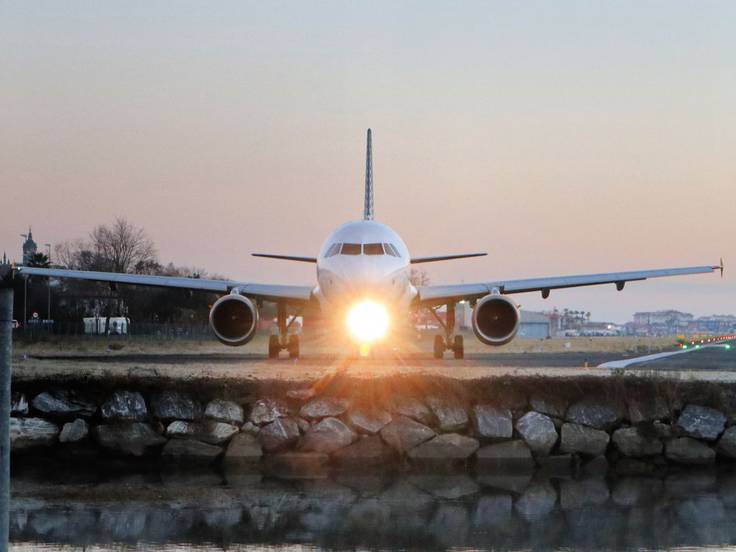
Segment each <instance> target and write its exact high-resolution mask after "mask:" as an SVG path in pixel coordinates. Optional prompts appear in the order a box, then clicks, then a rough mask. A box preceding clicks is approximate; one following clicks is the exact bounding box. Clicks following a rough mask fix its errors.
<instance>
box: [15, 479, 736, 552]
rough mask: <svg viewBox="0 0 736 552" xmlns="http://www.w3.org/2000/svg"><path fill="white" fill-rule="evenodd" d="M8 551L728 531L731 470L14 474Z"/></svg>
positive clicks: (718, 542) (613, 546) (632, 539)
mask: <svg viewBox="0 0 736 552" xmlns="http://www.w3.org/2000/svg"><path fill="white" fill-rule="evenodd" d="M13 493H14V498H13V500H12V504H11V511H10V523H11V526H10V531H11V540H12V542H13V545H12V546H11V548H10V549H11V550H14V551H21V550H23V551H26V550H27V551H39V550H77V549H84V550H116V551H120V550H256V549H257V550H264V549H266V550H268V549H274V550H313V549H330V550H332V549H334V550H343V549H350V550H353V549H405V550H430V549H447V548H454V549H469V550H490V549H493V550H523V549H535V550H559V549H566V550H640V549H673V548H681V547H693V548H708V547H720V546H725V545H729V544H731V543H734V542H735V541H736V523H733V521H734V520H736V474H733V473H723V472H692V471H689V472H682V473H677V474H670V475H668V476H667V477H665V478H663V479H655V478H646V477H618V478H608V479H604V478H594V477H586V478H572V477H562V478H547V477H542V476H540V475H535V476H531V475H515V476H502V475H493V476H491V475H484V476H478V477H474V476H472V475H468V474H444V475H437V474H426V475H422V474H403V475H394V476H387V475H363V476H335V477H332V478H326V479H319V480H303V479H299V480H283V479H275V478H269V477H262V476H261V475H255V474H225V475H221V474H218V473H215V472H206V473H198V474H191V473H188V474H182V473H173V474H172V473H167V474H157V473H144V474H136V475H126V476H120V477H114V478H110V477H107V478H99V477H97V476H89V477H86V478H85V476H79V475H77V476H76V478H73V477H71V476H69V475H63V476H62V475H59V476H58V477H56V478H55V479H54V480H52V481H49V477H48V475H43V476H40V475H39V474H38V473H21V474H16V475H14V477H13Z"/></svg>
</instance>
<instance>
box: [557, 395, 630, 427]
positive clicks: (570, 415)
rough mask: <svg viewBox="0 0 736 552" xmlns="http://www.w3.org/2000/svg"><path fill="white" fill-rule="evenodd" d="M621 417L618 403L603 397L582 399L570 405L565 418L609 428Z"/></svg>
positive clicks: (581, 423)
mask: <svg viewBox="0 0 736 552" xmlns="http://www.w3.org/2000/svg"><path fill="white" fill-rule="evenodd" d="M622 418H623V412H622V408H621V407H620V405H618V404H616V403H613V402H611V401H607V400H605V399H597V400H596V399H583V400H582V401H578V402H576V403H573V404H572V405H570V408H568V409H567V415H566V419H567V421H568V422H572V423H575V424H579V425H584V426H589V427H593V428H596V429H610V428H612V427H613V426H615V425H616V424H617V423H618V422H620V421H621V419H622Z"/></svg>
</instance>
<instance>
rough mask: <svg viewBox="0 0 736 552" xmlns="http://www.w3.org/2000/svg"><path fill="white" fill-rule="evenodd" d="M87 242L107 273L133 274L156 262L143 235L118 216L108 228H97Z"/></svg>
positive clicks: (146, 238)
mask: <svg viewBox="0 0 736 552" xmlns="http://www.w3.org/2000/svg"><path fill="white" fill-rule="evenodd" d="M90 240H91V244H90V245H91V249H92V251H93V253H94V255H95V257H97V258H98V259H99V260H100V261H101V262H102V264H104V265H105V270H109V271H111V272H123V273H125V272H133V270H134V269H135V268H136V267H137V266H138V267H140V266H146V265H150V264H151V263H154V262H155V261H156V248H155V247H154V245H153V242H152V241H151V239H150V238H149V237H148V235H147V234H146V232H145V231H144V230H143V229H142V228H137V227H136V226H133V224H131V223H130V222H128V220H126V219H124V218H121V217H118V218H116V219H115V221H114V222H113V223H112V225H111V226H106V225H104V224H101V225H99V226H97V227H96V228H95V229H94V230H92V232H91V233H90Z"/></svg>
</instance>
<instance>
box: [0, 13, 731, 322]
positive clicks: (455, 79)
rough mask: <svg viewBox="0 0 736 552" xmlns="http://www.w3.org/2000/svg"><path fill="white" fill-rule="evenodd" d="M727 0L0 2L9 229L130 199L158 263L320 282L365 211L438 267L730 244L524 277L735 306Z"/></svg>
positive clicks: (585, 260)
mask: <svg viewBox="0 0 736 552" xmlns="http://www.w3.org/2000/svg"><path fill="white" fill-rule="evenodd" d="M735 29H736V3H734V2H730V1H723V2H707V1H697V2H675V1H671V2H670V1H661V2H642V1H631V2H623V1H622V2H609V3H604V2H587V1H586V2H536V3H535V2H518V3H517V2H505V3H500V2H499V3H487V2H478V3H473V2H463V3H451V2H446V3H439V2H426V1H417V2H382V3H381V2H296V1H295V2H284V3H279V2H241V1H238V2H216V3H213V2H187V1H181V0H177V1H176V2H148V1H146V2H131V1H125V2H122V1H121V2H97V1H92V0H90V1H87V2H74V1H66V2H56V1H53V2H52V1H49V2H29V1H20V0H19V1H15V2H12V1H9V2H3V3H2V4H1V5H0V192H1V194H0V213H1V214H0V252H2V250H7V251H8V252H9V253H12V254H13V256H18V253H17V252H18V251H19V248H20V241H21V238H20V237H19V236H18V234H20V233H21V232H24V231H25V229H26V228H27V226H28V225H29V224H32V225H33V230H34V236H35V237H36V238H37V241H38V242H39V243H44V242H49V241H50V242H54V243H57V242H59V241H63V240H67V239H73V238H78V237H83V236H84V235H86V233H88V232H89V230H90V229H91V228H92V227H93V226H94V225H96V224H98V223H102V222H109V221H111V220H112V219H113V218H114V217H115V216H125V217H127V218H128V219H130V220H131V221H132V222H134V223H135V224H137V225H140V226H143V227H144V228H145V229H146V230H147V231H148V233H149V234H150V236H151V237H152V238H153V239H154V240H155V242H156V244H157V247H158V250H159V254H160V257H161V259H162V260H163V261H169V260H171V261H174V262H175V263H178V264H186V265H193V266H198V267H204V268H206V269H207V270H209V271H210V272H217V273H220V274H225V275H227V276H229V277H233V278H239V279H244V280H252V281H263V282H268V281H273V282H283V283H312V282H314V272H313V267H312V266H309V265H302V264H290V263H285V262H282V261H269V260H262V259H254V258H252V257H250V256H249V253H250V252H251V251H268V252H277V253H293V254H304V255H314V254H316V252H317V250H318V248H319V246H320V245H321V243H322V241H323V240H324V238H325V237H326V235H327V234H328V232H329V231H330V230H331V229H332V228H333V227H335V226H337V225H338V224H339V223H341V222H343V221H345V220H348V219H355V218H359V217H360V216H361V213H362V187H363V165H364V148H365V144H364V141H365V129H366V128H368V127H369V126H370V127H372V128H373V131H374V170H375V185H376V216H377V219H378V220H380V221H382V222H385V223H387V224H389V225H391V226H393V227H394V228H395V229H396V230H397V231H398V232H399V233H400V234H401V235H402V236H403V238H404V240H405V241H406V242H407V244H408V245H409V248H410V250H411V251H412V252H413V254H415V255H430V254H444V253H454V252H464V251H488V252H489V256H488V257H485V258H482V259H474V260H464V261H456V262H454V263H443V264H436V265H425V266H426V267H427V268H428V269H429V273H430V276H431V277H432V280H433V282H435V283H441V282H451V281H460V280H462V281H466V282H469V281H477V280H485V279H498V278H506V277H532V276H548V275H559V274H566V273H580V272H598V271H611V270H628V269H644V268H659V267H670V266H686V265H690V264H711V263H716V262H717V261H718V259H719V257H721V256H723V257H724V259H725V260H726V263H727V272H726V277H725V278H724V279H723V280H720V279H719V278H717V277H716V276H694V277H689V278H683V279H680V280H669V281H665V280H659V281H650V282H641V283H632V284H630V285H629V286H627V288H626V290H625V291H624V292H622V293H618V292H616V291H615V289H614V287H613V286H606V287H603V288H591V289H584V290H573V291H560V292H556V293H555V292H553V293H552V295H551V297H550V299H548V300H546V301H543V300H542V299H541V298H540V297H539V295H538V294H531V295H522V296H517V297H518V298H519V300H520V301H521V303H522V306H524V307H526V308H530V309H541V308H552V307H553V306H558V307H560V308H562V307H569V308H576V309H577V308H582V309H585V310H589V311H592V312H593V318H595V319H611V320H616V321H625V320H627V319H629V317H630V315H631V313H632V312H633V311H635V310H649V309H662V308H677V309H681V310H685V311H689V312H693V313H695V314H698V315H701V314H711V313H736V277H733V276H732V275H731V274H733V272H729V271H728V263H729V261H731V264H732V266H733V269H732V270H736V232H734V231H735V230H736V217H734V213H735V212H736V148H735V147H734V146H735V145H736V101H735V100H736V31H735Z"/></svg>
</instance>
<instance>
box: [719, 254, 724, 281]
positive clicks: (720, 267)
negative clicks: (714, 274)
mask: <svg viewBox="0 0 736 552" xmlns="http://www.w3.org/2000/svg"><path fill="white" fill-rule="evenodd" d="M718 268H719V269H720V270H721V278H723V257H721V266H719V267H718Z"/></svg>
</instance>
